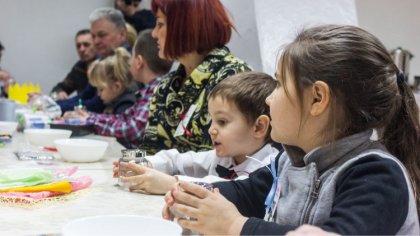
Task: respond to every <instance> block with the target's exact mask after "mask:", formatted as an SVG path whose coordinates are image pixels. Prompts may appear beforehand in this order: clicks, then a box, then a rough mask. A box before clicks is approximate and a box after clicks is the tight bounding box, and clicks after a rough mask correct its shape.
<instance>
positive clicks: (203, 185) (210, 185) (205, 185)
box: [169, 182, 213, 220]
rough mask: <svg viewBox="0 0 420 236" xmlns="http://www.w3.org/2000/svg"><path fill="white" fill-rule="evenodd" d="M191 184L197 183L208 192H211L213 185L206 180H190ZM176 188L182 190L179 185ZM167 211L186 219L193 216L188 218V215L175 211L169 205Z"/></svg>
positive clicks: (175, 216)
mask: <svg viewBox="0 0 420 236" xmlns="http://www.w3.org/2000/svg"><path fill="white" fill-rule="evenodd" d="M192 183H193V184H196V185H199V186H201V187H203V188H205V189H207V190H209V191H210V192H213V185H212V184H211V183H206V182H192ZM178 190H181V191H184V190H183V189H182V188H181V187H179V186H178ZM169 211H170V212H171V214H172V215H173V216H174V218H180V219H186V220H194V218H190V217H189V216H184V215H182V214H180V213H178V212H177V211H175V210H173V209H172V208H171V207H169Z"/></svg>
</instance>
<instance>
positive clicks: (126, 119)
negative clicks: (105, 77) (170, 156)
mask: <svg viewBox="0 0 420 236" xmlns="http://www.w3.org/2000/svg"><path fill="white" fill-rule="evenodd" d="M157 84H158V80H156V79H155V80H154V81H152V82H151V83H149V84H147V85H146V86H145V87H143V88H142V89H140V90H139V92H138V94H139V95H140V98H139V100H138V101H137V103H136V104H135V105H133V106H132V107H130V108H128V109H127V110H126V111H124V112H123V113H121V114H96V113H91V114H90V116H89V118H88V119H87V122H89V123H91V124H93V125H94V127H95V131H96V133H97V134H99V135H104V136H112V137H116V138H117V139H119V140H123V142H124V143H127V144H129V146H131V147H136V146H138V145H139V143H140V140H141V138H142V136H143V133H144V128H145V126H146V123H147V121H148V118H149V104H150V101H151V98H152V95H153V90H154V88H155V87H156V85H157Z"/></svg>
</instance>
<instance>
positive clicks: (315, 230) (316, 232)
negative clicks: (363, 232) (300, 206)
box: [286, 225, 339, 236]
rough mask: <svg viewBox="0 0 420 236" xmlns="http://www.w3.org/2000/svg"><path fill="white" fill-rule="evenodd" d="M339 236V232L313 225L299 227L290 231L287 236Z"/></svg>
mask: <svg viewBox="0 0 420 236" xmlns="http://www.w3.org/2000/svg"><path fill="white" fill-rule="evenodd" d="M304 235H305V236H338V235H339V234H336V233H331V232H327V231H324V230H323V229H321V228H319V227H317V226H312V225H302V226H300V227H299V228H297V229H295V230H293V231H289V232H288V233H287V234H286V236H304Z"/></svg>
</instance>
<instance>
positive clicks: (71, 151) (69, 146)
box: [55, 138, 108, 162]
mask: <svg viewBox="0 0 420 236" xmlns="http://www.w3.org/2000/svg"><path fill="white" fill-rule="evenodd" d="M55 146H56V147H57V151H58V153H60V155H61V158H62V159H63V160H65V161H69V162H95V161H98V160H99V159H101V157H102V156H103V155H104V153H105V151H106V148H107V147H108V143H107V142H104V141H99V140H92V139H83V138H80V139H59V140H55Z"/></svg>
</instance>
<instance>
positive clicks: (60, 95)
mask: <svg viewBox="0 0 420 236" xmlns="http://www.w3.org/2000/svg"><path fill="white" fill-rule="evenodd" d="M68 97H69V95H68V94H67V93H66V92H64V91H60V92H58V93H57V98H56V100H64V99H67V98H68Z"/></svg>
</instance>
